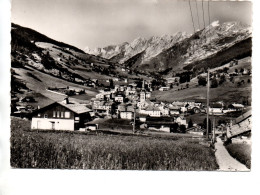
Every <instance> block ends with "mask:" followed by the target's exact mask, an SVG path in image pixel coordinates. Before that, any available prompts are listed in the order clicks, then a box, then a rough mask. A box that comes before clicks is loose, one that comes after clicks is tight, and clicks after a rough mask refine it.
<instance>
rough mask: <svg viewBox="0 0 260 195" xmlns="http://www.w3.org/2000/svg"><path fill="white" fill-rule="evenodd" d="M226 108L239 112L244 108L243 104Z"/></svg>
mask: <svg viewBox="0 0 260 195" xmlns="http://www.w3.org/2000/svg"><path fill="white" fill-rule="evenodd" d="M228 108H230V109H235V110H236V111H240V110H243V109H244V108H245V106H244V105H243V104H236V103H234V104H231V105H229V106H228Z"/></svg>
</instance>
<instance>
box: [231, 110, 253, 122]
mask: <svg viewBox="0 0 260 195" xmlns="http://www.w3.org/2000/svg"><path fill="white" fill-rule="evenodd" d="M251 115H252V113H251V110H249V111H247V112H246V113H243V114H242V115H241V116H239V117H237V118H236V119H235V120H234V124H236V123H240V122H242V121H243V120H245V119H247V118H248V117H250V116H251Z"/></svg>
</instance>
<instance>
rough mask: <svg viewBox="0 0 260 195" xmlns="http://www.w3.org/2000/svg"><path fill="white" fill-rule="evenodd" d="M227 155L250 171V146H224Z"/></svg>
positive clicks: (239, 144) (241, 144)
mask: <svg viewBox="0 0 260 195" xmlns="http://www.w3.org/2000/svg"><path fill="white" fill-rule="evenodd" d="M226 148H227V151H228V152H229V154H230V155H231V156H232V157H233V158H235V159H237V160H238V161H239V162H241V163H242V164H244V165H246V167H247V168H249V169H251V146H250V145H248V144H243V143H234V144H229V145H227V146H226Z"/></svg>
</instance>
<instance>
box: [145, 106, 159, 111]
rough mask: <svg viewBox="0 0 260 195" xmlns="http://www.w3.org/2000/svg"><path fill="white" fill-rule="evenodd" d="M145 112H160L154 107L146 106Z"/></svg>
mask: <svg viewBox="0 0 260 195" xmlns="http://www.w3.org/2000/svg"><path fill="white" fill-rule="evenodd" d="M145 110H146V111H160V109H159V108H157V107H154V106H148V107H147V108H146V109H145Z"/></svg>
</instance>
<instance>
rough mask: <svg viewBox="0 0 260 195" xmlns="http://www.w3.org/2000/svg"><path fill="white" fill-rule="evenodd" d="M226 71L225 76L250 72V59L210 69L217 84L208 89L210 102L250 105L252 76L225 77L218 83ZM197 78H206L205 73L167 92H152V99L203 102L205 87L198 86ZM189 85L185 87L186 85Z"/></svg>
mask: <svg viewBox="0 0 260 195" xmlns="http://www.w3.org/2000/svg"><path fill="white" fill-rule="evenodd" d="M224 69H226V70H227V71H226V74H230V75H231V74H232V73H234V72H238V73H239V72H241V71H242V70H249V71H251V69H252V66H251V57H246V58H242V59H240V60H238V63H237V65H234V66H230V63H227V64H224V65H222V66H220V67H217V68H212V69H210V72H211V75H212V77H213V78H211V79H210V80H211V83H212V80H213V79H215V78H216V80H217V82H218V86H217V87H213V88H212V87H211V88H210V101H213V102H214V101H223V102H225V103H227V104H229V103H234V102H236V103H241V104H244V101H248V104H249V105H250V104H251V101H252V99H251V98H252V97H251V95H252V94H251V93H252V85H251V81H252V76H251V75H250V74H245V75H243V74H241V73H240V74H238V75H236V76H229V75H226V76H225V79H224V81H223V83H221V82H220V80H221V76H219V75H218V74H220V75H223V70H224ZM198 77H206V73H202V74H199V75H198V76H196V77H194V78H192V79H191V80H190V82H185V83H181V84H180V85H178V86H177V85H174V86H173V87H172V89H170V90H169V91H163V92H162V91H158V90H157V91H153V93H152V97H153V98H156V99H157V100H160V101H169V102H172V101H176V100H197V101H202V102H203V101H205V100H206V98H207V96H206V94H207V87H206V86H202V85H198ZM187 84H188V85H189V86H188V87H186V85H187Z"/></svg>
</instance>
